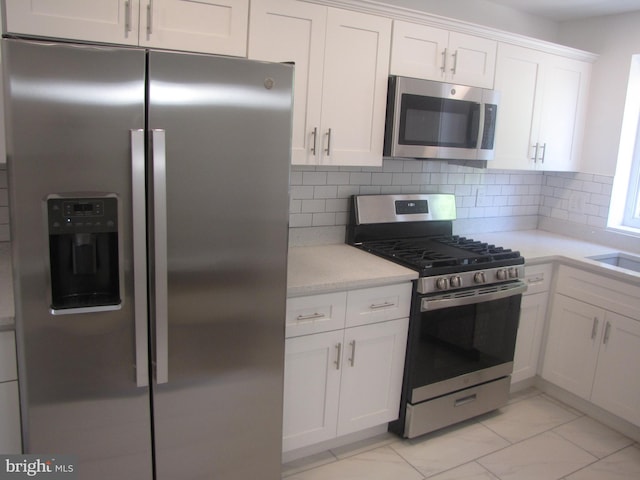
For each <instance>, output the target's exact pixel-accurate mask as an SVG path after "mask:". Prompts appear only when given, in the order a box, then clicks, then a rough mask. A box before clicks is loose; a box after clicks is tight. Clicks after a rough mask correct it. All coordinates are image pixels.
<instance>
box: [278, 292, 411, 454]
mask: <svg viewBox="0 0 640 480" xmlns="http://www.w3.org/2000/svg"><path fill="white" fill-rule="evenodd" d="M342 294H343V295H344V294H345V293H344V292H342ZM330 295H334V297H333V300H335V301H336V302H337V305H338V306H339V307H338V308H336V307H327V305H329V304H330V302H329V301H330V300H332V297H331V296H326V295H317V296H310V297H300V298H295V299H290V300H289V302H288V316H289V311H290V310H293V309H295V310H296V311H304V308H303V306H304V304H305V303H306V304H308V305H317V306H324V308H325V310H323V312H325V311H326V312H331V315H332V317H333V318H332V321H331V322H328V323H327V324H326V325H327V326H328V327H327V328H334V329H333V330H331V331H326V332H319V333H313V334H308V335H300V336H291V335H296V334H298V333H297V332H300V331H301V330H300V329H299V328H297V327H295V326H294V325H291V326H290V327H288V328H287V332H288V337H289V338H287V339H286V342H285V374H284V422H283V451H285V452H287V451H290V450H294V449H297V448H302V447H306V446H309V445H313V444H315V443H319V442H322V441H325V440H330V439H333V438H336V437H339V436H342V435H346V434H349V433H354V432H357V431H360V430H364V429H367V428H370V427H374V426H376V425H381V424H384V423H386V422H389V421H391V420H395V419H396V418H398V413H399V406H400V389H401V388H402V374H403V370H404V357H405V350H406V343H407V331H408V326H409V319H408V318H407V317H408V314H409V307H410V296H411V284H410V283H407V284H402V285H391V286H388V287H376V288H370V289H363V290H354V291H351V292H347V293H346V295H347V309H346V311H347V312H356V313H351V314H348V313H346V312H345V310H343V309H342V308H341V300H340V293H339V294H337V296H335V294H330ZM363 298H367V299H368V300H370V302H371V305H369V306H368V307H367V308H369V309H371V310H372V312H373V316H371V317H368V318H369V319H370V323H368V324H364V325H361V323H362V322H363V320H362V318H361V317H356V318H350V317H352V316H354V315H355V314H357V312H360V314H362V310H363V308H362V306H363V302H362V301H363ZM394 299H395V300H394ZM400 299H402V305H399V304H398V303H397V301H399V300H400ZM309 308H310V310H308V311H309V312H311V313H307V312H306V311H304V315H309V316H311V315H313V314H314V313H316V312H315V310H318V315H322V313H321V311H320V310H319V309H317V308H314V307H309ZM385 309H386V310H387V312H394V313H387V314H386V315H385V314H384V313H383V312H382V311H383V310H385ZM325 315H327V316H328V313H327V314H325ZM340 315H343V316H344V317H343V318H344V320H343V322H344V323H343V324H342V325H343V326H344V325H350V324H356V325H358V326H353V327H348V328H338V329H336V325H339V318H337V317H339V316H340ZM385 316H393V317H394V318H393V319H387V318H385ZM396 316H400V317H402V318H396Z"/></svg>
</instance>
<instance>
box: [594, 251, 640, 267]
mask: <svg viewBox="0 0 640 480" xmlns="http://www.w3.org/2000/svg"><path fill="white" fill-rule="evenodd" d="M587 258H590V259H591V260H595V261H596V262H601V263H607V264H609V265H614V266H616V267H620V268H625V269H627V270H633V271H634V272H640V256H635V255H629V254H627V253H621V252H614V253H606V254H604V255H594V256H592V257H587Z"/></svg>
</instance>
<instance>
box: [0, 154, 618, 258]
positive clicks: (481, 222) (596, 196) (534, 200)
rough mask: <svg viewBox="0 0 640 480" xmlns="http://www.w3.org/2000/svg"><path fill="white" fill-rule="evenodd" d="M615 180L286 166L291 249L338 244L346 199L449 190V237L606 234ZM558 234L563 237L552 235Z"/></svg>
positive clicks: (1, 199)
mask: <svg viewBox="0 0 640 480" xmlns="http://www.w3.org/2000/svg"><path fill="white" fill-rule="evenodd" d="M612 184H613V177H607V176H600V175H590V174H584V173H556V172H522V171H514V170H487V169H478V168H473V167H469V166H459V165H453V164H448V163H447V162H443V161H416V160H399V159H385V161H384V163H383V166H382V167H368V168H351V167H324V166H318V167H307V166H294V167H292V169H291V202H290V232H291V244H292V245H297V244H309V243H311V244H312V243H336V242H342V241H343V239H344V226H345V225H346V224H347V221H348V211H349V202H348V200H349V197H350V196H351V195H354V194H372V193H452V194H455V195H456V201H457V216H458V220H456V222H455V226H454V229H455V233H460V234H472V233H473V232H493V231H507V230H522V229H530V228H537V227H538V225H539V223H541V222H543V223H544V224H545V225H552V226H555V227H552V228H556V229H560V228H564V226H569V227H571V226H575V227H581V228H587V227H588V228H593V229H604V228H605V227H606V223H607V215H608V210H609V202H610V199H611V190H612ZM8 205H9V200H8V189H7V171H6V167H4V166H0V241H9V240H10V232H9V207H8ZM557 233H566V232H563V231H557Z"/></svg>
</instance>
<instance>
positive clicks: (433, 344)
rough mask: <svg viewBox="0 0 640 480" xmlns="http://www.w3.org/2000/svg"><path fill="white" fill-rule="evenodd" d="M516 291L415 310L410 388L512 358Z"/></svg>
mask: <svg viewBox="0 0 640 480" xmlns="http://www.w3.org/2000/svg"><path fill="white" fill-rule="evenodd" d="M521 297H522V295H513V296H510V297H507V298H504V299H500V300H493V301H490V302H483V303H476V304H473V305H464V306H460V307H451V308H444V309H441V310H434V311H431V312H424V313H418V314H417V315H418V316H419V317H418V318H417V321H413V322H412V332H411V338H412V340H411V341H412V343H411V348H410V351H411V358H410V363H411V367H410V372H411V373H410V375H411V386H412V388H416V387H421V386H424V385H429V384H432V383H435V382H439V381H442V380H447V379H449V378H453V377H457V376H459V375H464V374H466V373H471V372H474V371H477V370H482V369H485V368H489V367H493V366H496V365H499V364H502V363H505V362H512V361H513V352H514V349H515V344H516V335H517V333H518V319H519V317H520V300H521ZM413 320H416V319H413Z"/></svg>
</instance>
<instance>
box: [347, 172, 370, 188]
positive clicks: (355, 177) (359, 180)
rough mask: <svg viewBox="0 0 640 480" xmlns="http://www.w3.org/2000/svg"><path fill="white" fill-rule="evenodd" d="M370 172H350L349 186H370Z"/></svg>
mask: <svg viewBox="0 0 640 480" xmlns="http://www.w3.org/2000/svg"><path fill="white" fill-rule="evenodd" d="M371 176H372V173H371V172H352V173H351V176H350V177H349V183H350V184H351V185H371Z"/></svg>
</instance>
